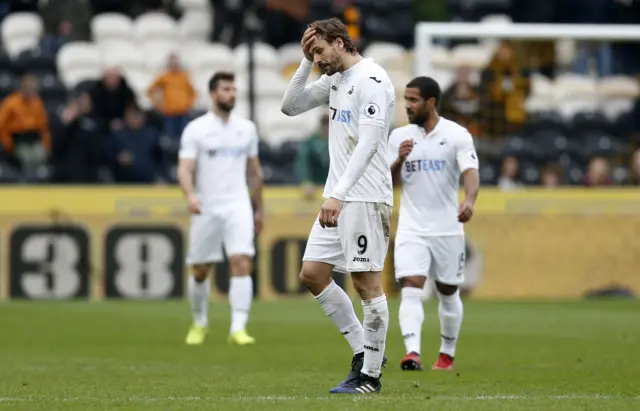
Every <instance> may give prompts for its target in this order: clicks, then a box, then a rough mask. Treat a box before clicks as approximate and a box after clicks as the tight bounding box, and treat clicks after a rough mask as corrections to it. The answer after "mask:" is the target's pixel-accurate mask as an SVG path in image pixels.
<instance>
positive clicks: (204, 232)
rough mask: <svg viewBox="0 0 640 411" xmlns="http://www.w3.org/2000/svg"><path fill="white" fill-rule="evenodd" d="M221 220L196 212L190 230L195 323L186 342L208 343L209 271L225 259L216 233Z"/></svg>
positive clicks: (190, 343)
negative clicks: (218, 222) (206, 341)
mask: <svg viewBox="0 0 640 411" xmlns="http://www.w3.org/2000/svg"><path fill="white" fill-rule="evenodd" d="M217 225H218V224H217V222H216V220H215V217H214V216H212V215H194V216H192V218H191V228H190V232H189V252H188V256H187V264H189V265H190V266H191V275H190V276H189V302H190V304H191V314H192V317H193V322H192V325H191V327H190V328H189V332H188V333H187V337H186V343H187V344H189V345H199V344H202V343H203V342H204V339H205V336H206V334H207V327H208V309H209V295H210V293H211V284H210V282H209V272H210V271H211V267H212V265H213V263H215V262H219V261H222V249H221V238H220V237H219V236H218V235H216V231H217Z"/></svg>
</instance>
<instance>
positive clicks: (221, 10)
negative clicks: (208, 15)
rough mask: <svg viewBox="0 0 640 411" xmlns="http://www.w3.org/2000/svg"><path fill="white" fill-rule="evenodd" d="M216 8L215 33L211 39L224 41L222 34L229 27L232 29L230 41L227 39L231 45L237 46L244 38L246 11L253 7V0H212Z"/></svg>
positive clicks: (214, 18) (214, 17) (214, 14)
mask: <svg viewBox="0 0 640 411" xmlns="http://www.w3.org/2000/svg"><path fill="white" fill-rule="evenodd" d="M211 3H212V4H213V7H214V9H215V11H214V13H213V20H214V21H213V33H212V35H211V37H212V38H211V40H212V41H214V42H220V41H222V35H223V33H224V32H225V31H226V30H225V29H227V28H229V30H230V31H231V35H230V39H229V41H225V42H224V43H227V44H228V45H229V46H230V47H232V48H233V47H235V46H237V45H238V44H239V43H240V40H241V39H242V34H243V33H242V32H243V29H244V11H245V9H247V8H249V7H251V3H252V1H251V0H211Z"/></svg>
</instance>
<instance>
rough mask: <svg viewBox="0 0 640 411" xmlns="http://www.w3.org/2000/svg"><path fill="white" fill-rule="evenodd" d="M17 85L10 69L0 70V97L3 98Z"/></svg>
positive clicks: (16, 80)
mask: <svg viewBox="0 0 640 411" xmlns="http://www.w3.org/2000/svg"><path fill="white" fill-rule="evenodd" d="M17 87H18V79H17V78H16V77H15V76H14V75H13V73H11V72H10V71H0V98H5V97H6V96H7V95H9V94H11V93H13V92H14V91H15V90H16V88H17Z"/></svg>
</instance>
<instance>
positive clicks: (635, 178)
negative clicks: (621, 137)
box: [629, 149, 640, 186]
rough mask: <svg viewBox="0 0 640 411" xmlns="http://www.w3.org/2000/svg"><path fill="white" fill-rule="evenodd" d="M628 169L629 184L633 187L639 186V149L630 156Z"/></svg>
mask: <svg viewBox="0 0 640 411" xmlns="http://www.w3.org/2000/svg"><path fill="white" fill-rule="evenodd" d="M629 168H630V173H629V183H630V184H632V185H634V186H640V149H638V150H636V151H635V152H634V153H633V156H631V167H629Z"/></svg>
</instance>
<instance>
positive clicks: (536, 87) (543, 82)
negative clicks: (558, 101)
mask: <svg viewBox="0 0 640 411" xmlns="http://www.w3.org/2000/svg"><path fill="white" fill-rule="evenodd" d="M530 80H531V95H532V96H537V97H554V94H555V91H554V85H553V81H551V79H550V78H549V77H547V76H545V75H542V74H539V73H533V74H531V77H530Z"/></svg>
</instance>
